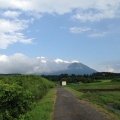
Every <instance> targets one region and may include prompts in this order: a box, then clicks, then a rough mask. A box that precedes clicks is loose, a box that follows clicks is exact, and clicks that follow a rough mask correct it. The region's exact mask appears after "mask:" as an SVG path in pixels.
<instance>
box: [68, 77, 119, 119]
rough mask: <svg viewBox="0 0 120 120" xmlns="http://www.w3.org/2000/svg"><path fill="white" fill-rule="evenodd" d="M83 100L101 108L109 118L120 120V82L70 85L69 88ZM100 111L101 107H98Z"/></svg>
mask: <svg viewBox="0 0 120 120" xmlns="http://www.w3.org/2000/svg"><path fill="white" fill-rule="evenodd" d="M66 88H67V89H69V90H70V91H72V92H73V93H74V94H75V95H77V97H78V98H79V99H81V100H85V101H88V102H90V103H92V105H93V106H94V105H95V104H96V105H98V106H101V107H102V108H104V109H105V111H104V110H103V109H102V110H101V111H102V112H106V113H107V115H108V117H110V118H112V119H114V120H120V82H118V81H116V80H115V81H114V79H113V80H101V82H98V83H80V84H69V85H68V86H67V87H66ZM97 109H98V110H99V107H97Z"/></svg>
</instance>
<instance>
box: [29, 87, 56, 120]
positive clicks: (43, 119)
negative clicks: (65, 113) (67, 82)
mask: <svg viewBox="0 0 120 120" xmlns="http://www.w3.org/2000/svg"><path fill="white" fill-rule="evenodd" d="M54 102H55V88H54V89H51V90H50V91H49V92H48V93H47V95H46V96H44V97H43V98H42V99H41V100H40V101H37V102H36V104H35V108H34V109H33V110H32V111H30V112H29V120H52V116H53V111H54Z"/></svg>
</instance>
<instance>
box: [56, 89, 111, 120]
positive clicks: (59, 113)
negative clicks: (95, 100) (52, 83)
mask: <svg viewBox="0 0 120 120" xmlns="http://www.w3.org/2000/svg"><path fill="white" fill-rule="evenodd" d="M56 94H57V99H56V103H55V112H54V120H109V119H108V118H107V117H106V116H105V115H103V114H102V113H100V112H98V111H97V110H95V109H94V108H92V107H91V106H90V105H89V104H86V103H85V102H83V101H80V100H78V99H77V98H76V97H75V96H74V95H73V94H72V93H71V92H69V91H68V90H66V89H64V88H61V87H57V93H56Z"/></svg>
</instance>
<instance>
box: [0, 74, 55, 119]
mask: <svg viewBox="0 0 120 120" xmlns="http://www.w3.org/2000/svg"><path fill="white" fill-rule="evenodd" d="M54 87H55V84H54V83H53V82H51V81H48V80H47V79H45V78H42V77H40V76H36V75H7V76H5V75H0V120H27V119H28V120H29V119H31V120H34V119H33V118H31V117H32V116H36V114H38V112H34V110H40V109H42V110H40V111H39V112H41V113H40V114H39V117H42V116H44V117H45V115H46V117H45V118H44V120H49V119H48V118H49V117H50V114H51V112H52V110H53V107H52V105H53V104H54V103H53V101H54V100H53V96H54V92H55V89H54ZM42 103H45V104H43V105H42ZM31 115H32V116H31ZM37 116H38V115H37ZM35 120H36V119H35ZM41 120H42V119H41Z"/></svg>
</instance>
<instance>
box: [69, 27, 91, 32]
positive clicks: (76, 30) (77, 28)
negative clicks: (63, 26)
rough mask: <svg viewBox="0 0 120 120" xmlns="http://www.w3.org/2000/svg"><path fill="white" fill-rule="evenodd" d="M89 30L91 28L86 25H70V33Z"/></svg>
mask: <svg viewBox="0 0 120 120" xmlns="http://www.w3.org/2000/svg"><path fill="white" fill-rule="evenodd" d="M89 30H91V28H88V27H71V28H70V32H71V33H83V32H87V31H89Z"/></svg>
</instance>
